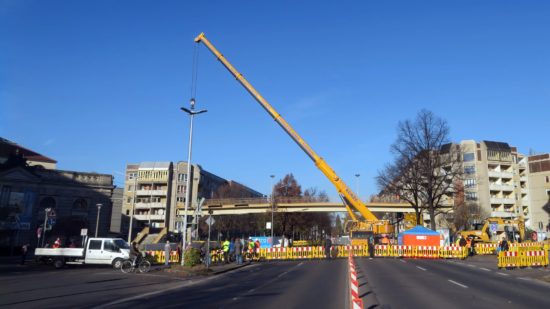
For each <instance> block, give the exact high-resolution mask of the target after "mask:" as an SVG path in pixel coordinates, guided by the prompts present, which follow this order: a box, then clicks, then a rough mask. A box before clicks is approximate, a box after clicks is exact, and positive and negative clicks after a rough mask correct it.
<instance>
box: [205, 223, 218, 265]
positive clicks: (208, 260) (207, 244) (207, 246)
mask: <svg viewBox="0 0 550 309" xmlns="http://www.w3.org/2000/svg"><path fill="white" fill-rule="evenodd" d="M214 223H216V220H214V218H212V215H209V216H208V219H206V224H208V242H207V243H206V268H208V267H210V228H211V227H212V224H214Z"/></svg>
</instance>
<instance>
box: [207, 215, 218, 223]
mask: <svg viewBox="0 0 550 309" xmlns="http://www.w3.org/2000/svg"><path fill="white" fill-rule="evenodd" d="M214 223H216V220H214V218H212V216H210V217H208V219H206V224H208V225H212V224H214Z"/></svg>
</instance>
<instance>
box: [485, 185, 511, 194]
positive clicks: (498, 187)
mask: <svg viewBox="0 0 550 309" xmlns="http://www.w3.org/2000/svg"><path fill="white" fill-rule="evenodd" d="M489 190H491V191H508V192H511V191H514V186H513V185H502V184H496V183H492V184H490V185H489Z"/></svg>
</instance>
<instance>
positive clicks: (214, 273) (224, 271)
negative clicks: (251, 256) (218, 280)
mask: <svg viewBox="0 0 550 309" xmlns="http://www.w3.org/2000/svg"><path fill="white" fill-rule="evenodd" d="M251 264H252V263H243V264H242V265H237V266H235V267H229V268H226V269H222V270H218V271H212V274H213V275H219V274H223V273H227V272H230V271H232V270H236V269H239V268H243V267H245V266H248V265H251Z"/></svg>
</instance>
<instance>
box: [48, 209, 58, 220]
mask: <svg viewBox="0 0 550 309" xmlns="http://www.w3.org/2000/svg"><path fill="white" fill-rule="evenodd" d="M56 216H57V215H56V213H55V210H54V209H52V210H50V211H49V212H48V218H54V219H55V217H56Z"/></svg>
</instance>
